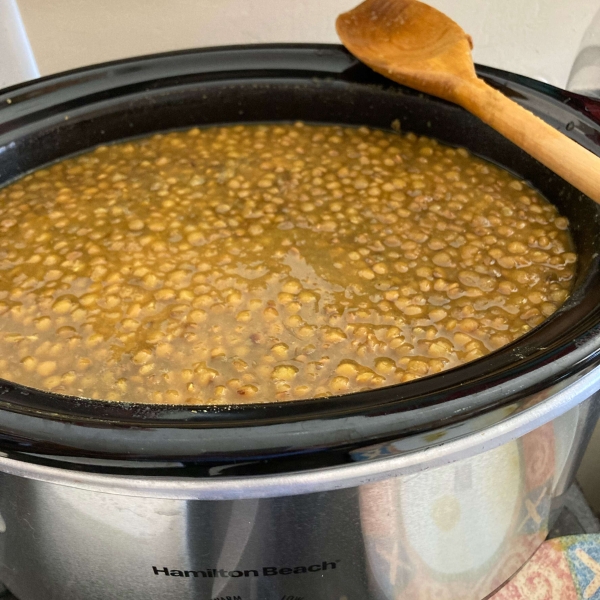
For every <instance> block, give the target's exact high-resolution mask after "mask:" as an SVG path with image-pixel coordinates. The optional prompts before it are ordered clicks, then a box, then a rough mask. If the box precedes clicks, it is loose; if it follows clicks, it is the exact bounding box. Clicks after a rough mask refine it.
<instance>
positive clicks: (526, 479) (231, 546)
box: [0, 397, 596, 600]
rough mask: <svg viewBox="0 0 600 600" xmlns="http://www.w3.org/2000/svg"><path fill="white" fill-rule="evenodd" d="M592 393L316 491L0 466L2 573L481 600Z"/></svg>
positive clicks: (307, 594)
mask: <svg viewBox="0 0 600 600" xmlns="http://www.w3.org/2000/svg"><path fill="white" fill-rule="evenodd" d="M595 406H596V402H595V400H594V398H593V397H592V398H589V399H588V400H586V401H584V402H583V403H581V404H578V405H576V406H574V407H573V408H571V409H570V410H568V411H567V412H566V413H564V414H563V415H561V416H559V417H557V418H555V419H554V420H553V421H551V422H549V423H546V424H544V425H542V426H540V427H537V428H536V429H534V430H533V431H530V432H529V433H527V434H526V435H523V436H521V437H519V438H518V439H515V440H512V441H509V442H506V443H503V444H501V445H500V446H497V447H495V448H492V449H490V450H487V451H484V452H480V453H477V454H474V455H472V456H467V457H463V458H461V459H460V460H457V461H454V462H451V463H449V464H446V465H443V466H438V467H435V468H432V469H425V470H422V471H421V472H418V473H410V474H407V475H401V474H399V475H395V476H390V477H388V478H385V479H382V480H379V481H376V482H374V483H364V484H361V485H358V486H352V487H347V488H344V489H337V490H329V491H319V492H315V493H309V494H299V495H291V496H290V495H283V496H278V497H262V498H246V499H230V500H201V499H197V500H194V499H174V498H160V497H144V496H143V495H139V494H138V495H136V496H133V495H124V494H122V493H119V494H116V493H110V492H109V491H108V492H101V491H98V490H95V489H81V488H78V487H74V486H73V485H62V484H59V483H51V482H44V481H38V480H34V479H28V478H25V477H20V476H15V475H12V474H6V473H3V474H0V515H1V516H2V521H3V523H4V526H3V527H0V529H4V531H3V532H2V533H1V534H0V580H1V581H3V582H4V583H5V584H6V585H7V586H8V588H9V589H10V590H11V591H12V592H13V593H14V594H15V595H16V596H17V598H19V599H20V600H82V598H85V599H86V600H123V598H127V599H128V600H137V599H144V600H146V599H147V598H156V599H161V600H192V599H194V600H213V599H215V598H217V599H223V598H225V599H227V598H230V599H233V598H236V599H241V600H271V599H273V600H282V598H285V599H286V600H287V599H288V598H306V599H309V598H310V599H311V600H392V599H394V600H425V599H431V598H444V599H448V600H450V599H451V600H458V599H460V600H481V599H482V598H485V597H486V596H487V595H488V594H490V593H491V592H493V591H494V590H495V589H497V588H498V587H500V586H501V585H502V584H503V583H504V582H505V581H506V580H507V579H508V578H509V577H510V576H511V575H512V574H513V573H514V572H515V571H516V570H517V569H518V568H519V567H520V566H521V565H522V564H523V563H524V562H525V561H526V560H527V559H528V558H529V557H530V556H531V555H532V554H533V553H534V552H535V550H536V549H537V547H538V546H539V544H540V543H541V542H542V541H543V540H544V539H545V538H546V536H547V533H548V528H549V524H550V523H551V522H552V521H553V520H555V518H556V516H557V515H558V513H559V512H560V508H561V506H562V501H563V499H564V494H565V492H566V490H567V489H568V486H569V485H570V483H571V481H572V478H573V474H574V470H575V468H576V466H577V463H578V458H579V455H580V454H581V451H582V450H583V448H584V447H585V443H586V441H587V437H588V436H589V431H590V429H591V426H592V425H593V422H594V421H595V418H594V414H595ZM242 494H243V490H242V489H240V495H242Z"/></svg>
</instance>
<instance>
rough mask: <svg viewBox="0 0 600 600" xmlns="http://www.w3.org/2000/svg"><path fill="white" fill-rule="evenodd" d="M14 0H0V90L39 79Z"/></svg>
mask: <svg viewBox="0 0 600 600" xmlns="http://www.w3.org/2000/svg"><path fill="white" fill-rule="evenodd" d="M39 76H40V74H39V71H38V70H37V66H36V63H35V60H34V58H33V53H32V51H31V47H30V45H29V41H28V39H27V35H26V33H25V28H24V27H23V22H22V20H21V15H20V14H19V8H18V7H17V3H16V1H15V0H0V89H2V88H4V87H8V86H9V85H13V84H15V83H19V82H21V81H23V80H26V79H33V78H35V77H39Z"/></svg>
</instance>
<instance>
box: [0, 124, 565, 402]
mask: <svg viewBox="0 0 600 600" xmlns="http://www.w3.org/2000/svg"><path fill="white" fill-rule="evenodd" d="M567 228H568V222H567V220H566V219H565V218H564V217H561V216H560V215H559V214H558V212H557V210H556V208H555V207H554V206H553V205H552V204H550V203H549V202H547V201H546V200H544V199H543V198H542V197H541V196H540V195H539V194H538V193H537V192H535V191H534V190H533V189H531V188H530V187H528V186H526V185H525V184H524V183H523V182H521V181H519V180H517V179H516V178H515V177H513V176H512V175H510V174H509V173H507V172H505V171H503V170H502V169H500V168H498V167H496V166H494V165H492V164H490V163H488V162H486V161H484V160H481V159H479V158H475V157H473V156H471V155H469V153H468V152H467V151H465V150H463V149H453V148H449V147H446V146H444V145H442V144H440V143H438V142H436V141H434V140H431V139H427V138H418V137H416V136H415V135H412V134H408V135H400V134H395V133H391V132H390V133H385V132H382V131H373V130H369V129H366V128H360V129H354V128H347V127H340V126H308V125H303V124H301V123H298V124H295V125H244V126H235V127H213V128H208V129H203V130H198V129H192V130H191V131H188V132H175V133H168V134H161V135H155V136H153V137H150V138H144V139H140V140H136V141H133V142H128V143H120V144H115V145H112V146H104V147H100V148H97V149H96V150H94V151H93V152H90V153H87V154H83V155H81V156H78V157H75V158H71V159H68V160H64V161H62V162H59V163H57V164H55V165H53V166H51V167H49V168H47V169H44V170H40V171H37V172H35V173H33V174H31V175H28V176H26V177H24V178H22V179H21V180H19V181H17V182H15V183H13V184H11V185H9V186H7V187H5V188H3V189H1V190H0V314H1V316H0V323H1V330H0V376H2V377H4V378H6V379H9V380H12V381H15V382H18V383H22V384H24V385H28V386H31V387H35V388H40V389H43V390H50V391H54V392H57V393H63V394H71V395H75V396H84V397H90V398H96V399H106V400H115V401H128V402H145V403H173V404H175V403H177V404H180V403H185V404H239V403H244V402H269V401H286V400H295V399H305V398H312V397H318V396H325V395H332V394H336V395H337V394H344V393H349V392H353V391H358V390H363V389H370V388H375V387H380V386H385V385H392V384H396V383H401V382H405V381H409V380H412V379H415V378H418V377H423V376H426V375H429V374H433V373H438V372H440V371H442V370H444V369H448V368H451V367H454V366H456V365H458V364H461V363H463V362H466V361H470V360H473V359H476V358H479V357H481V356H484V355H485V354H487V353H489V352H491V351H492V350H494V349H496V348H499V347H501V346H503V345H505V344H508V343H510V342H512V341H513V340H515V339H517V338H518V337H520V336H521V335H523V334H524V333H526V332H527V331H529V330H530V329H531V328H532V327H535V326H536V325H538V324H539V323H541V322H542V321H543V320H544V319H545V318H546V317H548V316H549V315H551V314H552V313H553V312H554V311H555V310H556V309H557V308H558V307H559V306H560V305H561V304H562V303H563V302H564V301H565V300H566V298H567V296H568V294H569V291H570V289H571V285H572V281H573V276H574V271H575V266H576V265H575V263H576V255H575V254H574V252H573V244H572V242H571V239H570V236H569V233H568V229H567ZM340 401H343V399H341V400H340Z"/></svg>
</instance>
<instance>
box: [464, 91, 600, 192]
mask: <svg viewBox="0 0 600 600" xmlns="http://www.w3.org/2000/svg"><path fill="white" fill-rule="evenodd" d="M455 91H456V97H455V99H454V100H455V102H456V103H457V104H460V105H461V106H462V107H463V108H466V109H467V110H468V111H469V112H471V113H473V114H474V115H476V116H477V117H479V118H480V119H481V120H482V121H484V122H485V123H487V124H488V125H490V126H491V127H493V128H494V129H495V130H496V131H498V132H499V133H501V134H502V135H504V136H505V137H507V138H508V139H509V140H511V141H512V142H513V143H515V144H516V145H517V146H519V147H520V148H522V149H523V150H525V152H527V153H529V154H531V156H533V157H534V158H535V159H537V160H538V161H539V162H541V163H542V164H543V165H545V166H547V167H548V168H549V169H550V170H552V171H554V172H555V173H557V174H558V175H560V176H561V177H562V178H563V179H565V180H566V181H568V182H569V183H570V184H572V185H573V186H574V187H576V188H577V189H578V190H579V191H581V192H583V193H584V194H585V195H586V196H589V197H590V198H591V199H592V200H595V201H596V202H598V203H599V204H600V157H598V156H596V155H595V154H593V153H592V152H590V151H589V150H586V149H585V148H584V147H583V146H580V145H579V144H578V143H577V142H574V141H573V140H571V139H570V138H568V137H567V136H566V135H564V134H562V133H560V132H559V131H557V130H556V129H554V128H553V127H551V126H550V125H548V124H547V123H545V122H544V121H542V120H541V119H540V118H538V117H536V116H535V115H534V114H533V113H531V112H529V111H528V110H527V109H525V108H523V107H522V106H519V105H518V104H517V103H516V102H513V101H512V100H510V99H509V98H507V97H506V96H504V95H503V94H502V93H500V92H499V91H498V90H496V89H494V88H492V87H490V86H489V85H487V83H485V82H484V81H482V80H481V79H473V80H468V81H464V83H463V84H461V85H460V86H459V88H458V89H456V90H455Z"/></svg>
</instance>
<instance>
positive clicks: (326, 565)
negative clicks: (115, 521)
mask: <svg viewBox="0 0 600 600" xmlns="http://www.w3.org/2000/svg"><path fill="white" fill-rule="evenodd" d="M339 562H340V561H339V560H334V561H329V562H328V561H325V560H324V561H323V562H321V563H316V564H314V565H307V566H297V567H261V568H260V569H244V570H241V569H234V570H233V571H228V570H226V569H213V568H210V569H197V570H192V569H189V570H185V569H170V568H169V567H156V566H152V571H153V572H154V574H155V575H159V576H161V575H162V576H164V577H207V578H217V577H272V576H273V575H302V574H305V573H320V572H322V571H333V570H334V569H337V565H338V563H339Z"/></svg>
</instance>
